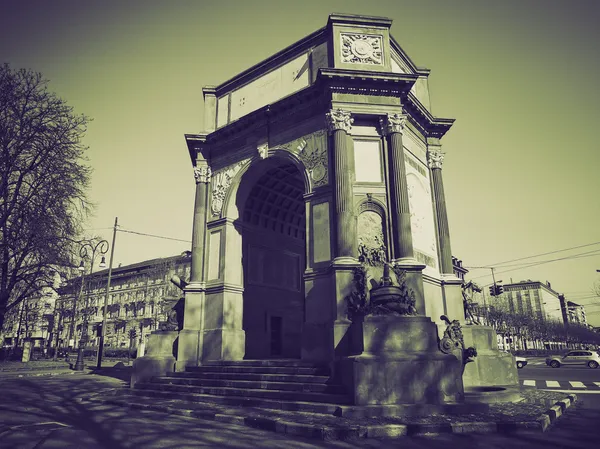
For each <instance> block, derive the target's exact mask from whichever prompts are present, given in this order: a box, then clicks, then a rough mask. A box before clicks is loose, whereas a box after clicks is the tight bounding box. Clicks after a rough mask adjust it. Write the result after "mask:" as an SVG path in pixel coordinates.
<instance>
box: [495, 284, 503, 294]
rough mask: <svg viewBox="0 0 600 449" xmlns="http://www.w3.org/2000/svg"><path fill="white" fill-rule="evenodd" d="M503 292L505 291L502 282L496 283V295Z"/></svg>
mask: <svg viewBox="0 0 600 449" xmlns="http://www.w3.org/2000/svg"><path fill="white" fill-rule="evenodd" d="M502 293H504V287H502V285H500V284H498V285H496V296H500V295H501V294H502Z"/></svg>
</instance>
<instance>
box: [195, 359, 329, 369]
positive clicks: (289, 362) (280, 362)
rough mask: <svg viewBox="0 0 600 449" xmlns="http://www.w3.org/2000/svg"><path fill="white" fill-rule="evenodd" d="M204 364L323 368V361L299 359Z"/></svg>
mask: <svg viewBox="0 0 600 449" xmlns="http://www.w3.org/2000/svg"><path fill="white" fill-rule="evenodd" d="M202 366H280V367H283V366H296V367H299V368H322V367H324V366H325V365H323V364H322V363H313V362H305V361H303V360H298V359H265V360H262V359H261V360H207V361H205V362H203V363H202Z"/></svg>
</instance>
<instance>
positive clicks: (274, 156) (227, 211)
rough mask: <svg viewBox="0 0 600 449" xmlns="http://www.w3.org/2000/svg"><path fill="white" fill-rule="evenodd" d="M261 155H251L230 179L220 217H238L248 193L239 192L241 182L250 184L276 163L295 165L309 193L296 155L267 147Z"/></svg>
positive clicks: (303, 172) (304, 168)
mask: <svg viewBox="0 0 600 449" xmlns="http://www.w3.org/2000/svg"><path fill="white" fill-rule="evenodd" d="M263 155H265V156H266V157H264V158H262V157H258V156H257V157H253V158H252V159H250V160H249V161H247V162H246V163H244V164H243V165H242V167H241V169H240V170H239V171H238V172H237V174H236V175H235V177H234V178H233V179H232V180H231V186H230V188H229V189H228V192H227V194H226V196H225V199H224V204H223V211H222V212H221V216H222V217H227V218H228V219H230V220H233V221H235V220H237V219H239V218H240V216H239V210H242V209H243V204H244V202H245V200H246V198H247V196H248V194H249V192H243V191H242V192H240V186H241V184H242V183H243V184H247V185H252V184H253V182H255V181H256V180H257V179H258V178H260V177H261V176H262V175H263V174H265V173H266V172H267V171H268V170H269V169H270V168H273V167H276V166H278V165H284V164H286V163H291V164H293V165H294V166H296V168H297V169H298V170H299V172H300V173H301V174H302V178H303V182H304V192H305V193H309V192H310V191H311V189H312V185H311V181H310V177H309V175H308V172H307V170H306V167H305V166H304V164H303V163H302V161H301V160H300V159H298V157H296V155H294V154H292V153H290V152H289V151H287V150H285V149H280V148H269V149H268V150H267V151H266V153H263ZM240 196H241V197H240ZM238 197H240V198H238Z"/></svg>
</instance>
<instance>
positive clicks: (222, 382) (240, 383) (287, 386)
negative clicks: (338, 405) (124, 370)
mask: <svg viewBox="0 0 600 449" xmlns="http://www.w3.org/2000/svg"><path fill="white" fill-rule="evenodd" d="M151 383H157V384H168V385H191V386H199V387H231V388H244V389H254V390H279V391H303V392H314V393H330V394H344V393H346V391H345V389H344V387H343V386H342V385H335V384H327V383H324V382H323V383H315V382H302V383H301V382H270V381H260V380H259V381H253V380H230V379H198V378H182V377H171V376H164V377H155V378H153V379H152V380H151Z"/></svg>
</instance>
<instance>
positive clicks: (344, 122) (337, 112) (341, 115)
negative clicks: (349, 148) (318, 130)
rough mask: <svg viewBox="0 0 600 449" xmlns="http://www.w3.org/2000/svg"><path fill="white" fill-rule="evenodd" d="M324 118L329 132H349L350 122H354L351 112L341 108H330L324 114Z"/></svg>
mask: <svg viewBox="0 0 600 449" xmlns="http://www.w3.org/2000/svg"><path fill="white" fill-rule="evenodd" d="M325 118H326V121H327V129H328V130H329V133H330V134H332V133H333V132H334V131H337V130H342V131H346V132H347V133H350V130H351V129H352V123H354V119H353V118H352V114H351V113H350V112H348V111H344V110H342V109H332V110H331V111H329V112H328V113H327V114H325Z"/></svg>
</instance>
